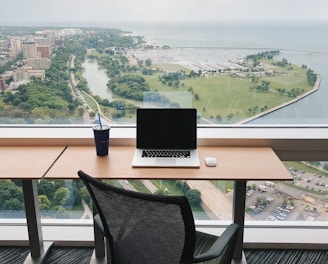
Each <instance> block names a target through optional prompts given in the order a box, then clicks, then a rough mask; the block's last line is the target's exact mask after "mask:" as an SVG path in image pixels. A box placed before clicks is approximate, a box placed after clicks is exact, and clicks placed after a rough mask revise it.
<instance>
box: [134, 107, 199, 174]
mask: <svg viewBox="0 0 328 264" xmlns="http://www.w3.org/2000/svg"><path fill="white" fill-rule="evenodd" d="M136 124H137V135H136V150H135V153H134V157H133V160H132V166H133V167H199V166H200V163H199V157H198V151H197V110H196V109H194V108H174V109H173V108H139V109H137V121H136Z"/></svg>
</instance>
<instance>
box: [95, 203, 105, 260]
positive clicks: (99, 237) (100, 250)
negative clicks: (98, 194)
mask: <svg viewBox="0 0 328 264" xmlns="http://www.w3.org/2000/svg"><path fill="white" fill-rule="evenodd" d="M97 213H98V212H97V209H96V207H95V206H93V215H96V214H97ZM93 229H94V236H95V257H96V258H97V259H103V258H105V255H106V251H105V239H104V236H103V234H102V233H101V231H100V230H99V228H98V227H97V226H96V225H95V224H94V225H93Z"/></svg>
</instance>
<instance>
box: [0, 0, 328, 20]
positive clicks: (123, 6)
mask: <svg viewBox="0 0 328 264" xmlns="http://www.w3.org/2000/svg"><path fill="white" fill-rule="evenodd" d="M0 10H1V13H0V25H31V24H32V25H35V24H38V23H40V24H51V23H74V22H96V23H101V22H108V21H190V20H192V21H195V20H196V21H199V20H200V21H204V20H272V19H274V20H276V19H279V20H317V19H324V20H328V18H327V17H328V16H327V10H328V1H327V0H312V1H309V0H0Z"/></svg>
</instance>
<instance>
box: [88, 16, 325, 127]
mask: <svg viewBox="0 0 328 264" xmlns="http://www.w3.org/2000/svg"><path fill="white" fill-rule="evenodd" d="M107 26H108V27H116V28H120V29H122V30H127V31H131V32H133V34H134V35H141V36H144V37H145V38H146V39H147V40H149V41H151V42H153V43H156V44H158V45H160V46H162V45H169V46H171V47H180V48H183V49H181V52H180V54H177V55H176V57H175V59H177V60H181V61H182V62H186V61H190V62H195V61H196V62H197V61H198V62H203V63H204V62H211V63H212V62H213V63H214V62H217V63H222V62H226V61H228V60H229V59H232V58H236V57H241V56H244V55H246V54H255V53H257V52H258V51H259V50H261V49H279V50H280V51H281V54H280V55H279V58H286V59H287V60H288V61H289V62H291V63H294V64H299V65H302V64H304V65H307V67H308V68H311V69H313V70H314V71H315V72H316V73H317V74H318V75H319V76H320V78H321V84H320V87H319V90H318V91H317V92H316V93H313V94H312V95H309V96H308V97H306V98H304V99H302V100H300V101H298V102H296V103H294V104H292V105H290V106H287V107H284V108H282V109H280V110H277V111H275V112H273V113H270V114H268V115H266V116H264V117H261V118H258V119H256V120H253V121H252V122H250V124H327V120H328V104H326V100H327V98H328V80H327V79H328V78H327V77H328V34H325V32H328V22H325V23H319V22H316V23H314V22H313V23H284V22H281V23H280V24H277V23H275V24H270V23H243V24H237V23H226V24H225V23H194V24H192V23H180V24H177V23H172V24H169V23H166V24H161V23H158V24H146V23H129V24H127V23H120V24H116V25H107ZM186 48H187V49H186ZM88 68H89V67H88ZM90 68H92V69H91V72H90V76H91V75H92V76H93V77H90V78H91V79H93V78H94V76H97V75H93V74H91V73H92V71H95V72H97V71H99V69H97V68H96V67H93V66H91V67H90ZM88 71H89V70H88ZM95 72H94V73H95ZM85 74H87V75H89V73H86V72H85ZM95 74H97V73H95ZM96 78H97V79H98V80H97V81H98V82H99V81H100V80H99V78H101V77H99V76H97V77H96ZM106 78H107V76H106ZM87 79H88V82H89V85H90V86H91V85H92V82H93V81H92V80H91V79H89V78H87ZM102 83H103V81H102ZM106 83H107V81H106ZM94 87H100V86H99V85H98V86H97V84H95V85H94ZM102 87H103V86H102ZM96 90H97V89H96ZM105 90H106V91H105V95H104V96H109V95H108V91H107V90H108V89H107V87H106V89H105ZM103 92H104V91H97V93H96V94H98V95H99V96H102V95H100V93H103ZM106 98H107V97H106Z"/></svg>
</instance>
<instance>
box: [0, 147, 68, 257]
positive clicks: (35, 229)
mask: <svg viewBox="0 0 328 264" xmlns="http://www.w3.org/2000/svg"><path fill="white" fill-rule="evenodd" d="M64 150H65V146H42V147H41V146H40V147H38V146H0V160H1V165H0V179H9V180H22V186H23V192H24V203H25V212H26V221H27V228H28V235H29V245H30V251H31V257H32V259H34V260H35V259H40V258H42V254H43V253H44V244H43V236H42V230H41V219H40V211H39V205H38V192H37V185H36V181H35V180H36V179H41V178H42V177H43V176H44V175H45V174H46V173H47V171H48V170H49V169H50V167H51V166H52V165H53V164H54V162H55V161H56V160H57V158H58V157H59V156H60V155H61V153H62V152H63V151H64Z"/></svg>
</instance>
